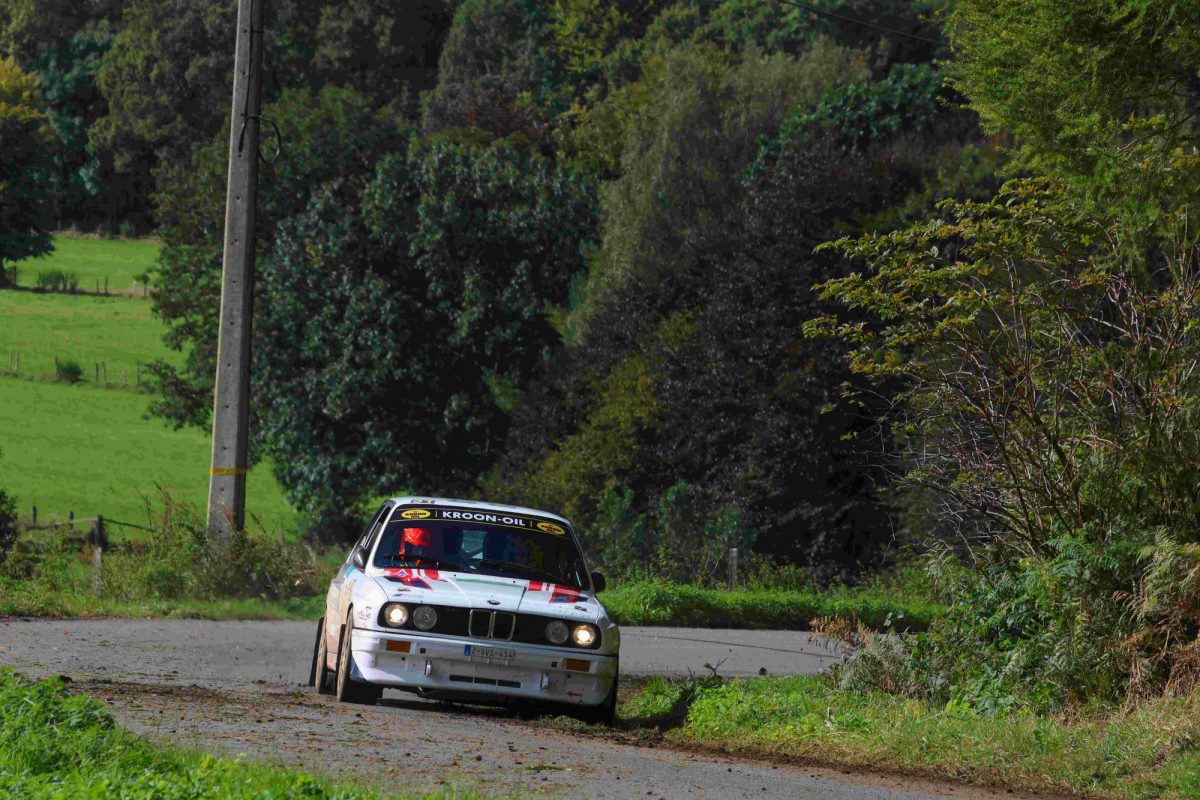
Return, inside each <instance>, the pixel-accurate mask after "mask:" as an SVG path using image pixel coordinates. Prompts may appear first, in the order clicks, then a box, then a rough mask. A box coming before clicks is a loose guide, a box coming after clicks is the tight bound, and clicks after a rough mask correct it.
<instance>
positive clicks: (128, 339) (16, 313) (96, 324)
mask: <svg viewBox="0 0 1200 800" xmlns="http://www.w3.org/2000/svg"><path fill="white" fill-rule="evenodd" d="M162 335H163V326H162V323H161V322H159V321H158V320H157V319H155V318H154V316H153V315H152V314H151V313H150V302H149V301H148V300H143V299H140V298H137V299H134V298H129V297H84V296H78V295H65V294H36V293H34V292H23V291H21V292H12V291H8V292H0V357H2V358H4V359H5V361H3V362H0V363H2V364H4V365H7V364H8V357H9V353H10V352H13V351H19V352H20V354H21V375H23V376H26V377H38V378H51V377H53V375H54V359H56V358H58V359H71V360H73V361H77V362H78V363H79V365H80V366H81V367H83V379H84V381H86V382H89V383H90V382H92V381H93V380H94V378H95V365H96V364H97V363H100V364H106V365H107V374H108V381H109V383H119V382H120V380H121V370H122V369H124V370H125V375H126V378H127V380H128V382H129V383H131V384H132V383H134V382H135V380H136V376H137V365H138V364H139V363H140V364H147V363H149V362H151V361H154V360H155V359H158V358H161V359H164V360H166V361H170V362H177V361H178V360H180V359H181V358H182V355H181V354H180V353H177V352H174V351H172V350H168V349H167V347H166V345H164V344H163V342H162Z"/></svg>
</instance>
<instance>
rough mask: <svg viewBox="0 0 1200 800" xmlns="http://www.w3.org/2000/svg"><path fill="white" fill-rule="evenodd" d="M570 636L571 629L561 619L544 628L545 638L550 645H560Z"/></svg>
mask: <svg viewBox="0 0 1200 800" xmlns="http://www.w3.org/2000/svg"><path fill="white" fill-rule="evenodd" d="M570 635H571V629H570V628H568V627H567V623H565V622H563V621H562V620H561V619H556V620H554V621H553V622H551V623H550V624H549V625H547V626H546V638H547V639H549V640H550V643H551V644H562V643H563V642H565V641H566V640H567V637H568V636H570Z"/></svg>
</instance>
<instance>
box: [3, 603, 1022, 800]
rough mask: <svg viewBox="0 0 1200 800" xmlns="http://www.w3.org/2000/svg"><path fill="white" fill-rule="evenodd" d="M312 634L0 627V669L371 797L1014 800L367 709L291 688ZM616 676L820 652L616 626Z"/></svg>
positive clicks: (814, 665) (803, 643) (394, 703)
mask: <svg viewBox="0 0 1200 800" xmlns="http://www.w3.org/2000/svg"><path fill="white" fill-rule="evenodd" d="M314 633H315V629H314V626H313V625H312V624H309V623H301V622H207V621H202V620H92V621H54V620H37V621H27V620H15V619H9V620H5V619H0V664H11V665H14V666H16V667H17V668H18V669H20V670H21V671H24V672H26V673H28V674H31V675H35V676H39V677H40V676H44V675H66V676H69V677H70V678H71V679H72V680H73V681H74V682H75V685H76V686H77V687H80V688H82V689H84V690H86V691H88V692H91V693H93V694H95V695H97V696H98V697H100V698H101V699H103V700H104V701H105V702H106V703H108V704H109V706H110V708H111V709H112V710H113V713H114V714H115V715H116V716H117V718H118V719H119V720H120V721H121V722H122V723H123V724H125V725H127V726H129V727H131V728H132V729H134V730H137V731H140V732H146V733H151V734H152V735H156V736H160V737H164V738H166V739H169V740H170V741H173V742H176V743H179V744H182V745H184V746H190V747H195V748H197V749H206V750H212V749H216V750H219V751H222V752H225V753H228V754H239V753H245V754H247V755H248V756H250V757H253V758H257V759H265V760H270V761H273V762H276V763H280V764H284V765H287V766H293V767H299V768H302V769H305V770H310V771H319V772H323V773H326V774H331V775H335V776H342V777H351V776H352V777H354V778H355V780H358V781H364V780H365V781H366V782H368V783H370V784H374V785H378V786H380V787H382V788H385V789H386V788H391V789H416V790H428V789H430V788H436V787H439V786H443V785H447V784H449V785H452V786H464V787H473V788H476V789H478V790H480V791H482V792H484V793H486V794H489V795H492V794H497V795H500V796H524V795H530V794H536V795H548V796H559V797H571V798H582V797H606V798H608V797H612V798H620V797H630V798H633V797H638V798H648V797H650V798H652V797H660V798H684V797H689V798H690V797H696V798H708V797H712V798H722V800H728V798H742V797H756V798H758V797H761V798H802V799H803V800H929V799H930V798H934V797H939V798H940V797H958V798H964V799H965V798H974V799H976V800H991V799H992V798H999V797H1006V798H1013V797H1019V795H1013V794H1009V793H994V794H993V793H990V792H987V791H984V790H976V789H965V788H960V787H953V786H948V785H931V784H929V783H927V782H920V781H914V780H906V779H900V778H889V777H886V776H872V775H850V774H846V773H842V772H840V771H836V770H823V769H814V768H802V767H796V766H787V765H772V764H768V763H762V762H755V761H746V760H738V759H731V758H723V757H719V756H711V755H707V754H704V755H701V754H695V753H686V752H681V751H679V750H674V749H670V748H665V747H652V746H643V745H639V744H636V743H631V742H636V738H637V737H636V736H635V735H634V734H630V735H627V736H625V737H624V738H625V741H614V740H613V738H612V737H605V736H600V735H593V734H589V733H585V732H581V731H580V730H579V729H578V727H572V726H571V725H566V724H563V723H562V722H554V721H550V722H545V721H543V722H535V723H526V722H521V721H518V720H517V719H516V718H515V717H513V716H512V714H511V713H509V712H507V711H504V710H497V709H479V708H464V707H458V706H446V705H441V704H435V703H430V702H426V701H422V700H419V699H416V698H414V697H413V696H412V695H407V694H404V693H392V692H388V693H387V694H386V695H385V700H384V702H383V704H381V705H380V706H376V707H371V708H363V707H352V706H345V705H340V704H337V703H335V702H333V701H332V700H330V699H329V698H325V697H318V696H316V695H314V694H313V693H311V692H310V691H307V690H305V689H303V688H302V684H303V683H304V681H305V680H306V679H307V675H308V664H309V657H310V648H311V644H312V637H313V635H314ZM623 635H624V637H625V638H624V640H623V648H622V650H623V652H622V663H621V666H622V670H623V673H627V674H630V675H646V674H651V673H668V674H674V675H683V674H687V673H688V671H689V670H690V671H692V672H696V673H704V672H706V670H705V668H704V664H705V663H709V664H713V665H718V664H719V665H720V666H719V671H720V672H721V674H724V675H756V674H758V672H759V670H760V669H766V670H767V671H768V672H770V673H772V674H785V673H796V672H815V671H818V670H820V669H822V668H823V667H824V666H826V665H828V664H829V663H830V662H831V660H832V659H833V656H831V654H830V653H829V652H828V651H827V650H826V649H825V648H823V647H822V646H820V645H819V644H815V643H812V642H809V640H808V636H807V634H802V633H787V632H772V631H718V630H690V629H680V628H656V629H652V628H628V629H625V630H623Z"/></svg>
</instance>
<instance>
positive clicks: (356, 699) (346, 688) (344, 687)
mask: <svg viewBox="0 0 1200 800" xmlns="http://www.w3.org/2000/svg"><path fill="white" fill-rule="evenodd" d="M353 636H354V609H353V608H351V609H349V610H348V611H347V612H346V624H345V625H343V626H342V641H341V644H340V645H339V647H338V666H337V699H338V702H340V703H357V704H359V705H365V706H373V705H375V704H376V703H377V702H379V698H380V696H382V695H383V688H382V687H380V686H375V685H373V684H370V683H360V682H359V681H356V680H354V679H353V678H351V677H350V671H351V669H350V659H351V658H352V657H353V651H352V650H351V649H350V640H351V638H352V637H353Z"/></svg>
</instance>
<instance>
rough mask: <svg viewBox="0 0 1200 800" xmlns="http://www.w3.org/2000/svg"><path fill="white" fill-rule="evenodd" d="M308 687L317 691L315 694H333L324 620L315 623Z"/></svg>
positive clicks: (322, 618)
mask: <svg viewBox="0 0 1200 800" xmlns="http://www.w3.org/2000/svg"><path fill="white" fill-rule="evenodd" d="M308 685H309V686H314V687H316V689H317V694H333V670H331V669H330V668H329V646H328V645H327V644H326V642H325V618H324V617H321V619H320V620H319V621H318V622H317V641H316V643H315V644H314V645H313V662H312V669H310V670H309V674H308Z"/></svg>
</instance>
